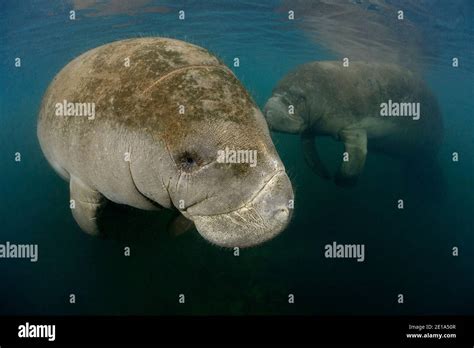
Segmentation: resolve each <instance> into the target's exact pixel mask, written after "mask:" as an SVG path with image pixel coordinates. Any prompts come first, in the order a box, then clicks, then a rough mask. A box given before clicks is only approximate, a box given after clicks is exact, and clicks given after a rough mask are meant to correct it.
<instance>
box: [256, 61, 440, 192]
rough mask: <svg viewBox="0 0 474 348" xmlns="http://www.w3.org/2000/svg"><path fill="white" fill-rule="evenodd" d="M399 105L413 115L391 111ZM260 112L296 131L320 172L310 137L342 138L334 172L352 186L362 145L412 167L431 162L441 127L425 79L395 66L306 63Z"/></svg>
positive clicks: (273, 125) (274, 126)
mask: <svg viewBox="0 0 474 348" xmlns="http://www.w3.org/2000/svg"><path fill="white" fill-rule="evenodd" d="M413 103H415V104H413ZM416 103H419V104H418V106H419V109H418V111H419V114H418V115H414V114H415V113H416V110H417V105H416ZM396 105H398V106H397V107H398V112H396V110H395V108H396ZM402 111H404V112H405V111H411V114H410V112H405V114H407V115H412V116H394V114H396V113H398V114H399V115H401V114H402ZM264 115H265V118H266V120H267V122H268V124H269V127H270V129H271V130H274V131H279V132H285V133H292V134H299V135H300V137H301V142H302V146H303V153H304V158H305V160H306V162H307V163H308V165H309V166H310V167H311V169H312V170H313V171H314V172H315V173H316V174H318V175H319V176H321V177H322V178H325V179H330V178H331V177H332V175H331V173H329V171H328V170H327V168H326V167H325V166H324V164H323V163H322V161H321V158H320V156H319V153H318V151H317V148H316V146H315V142H314V139H315V136H331V137H333V138H334V139H335V140H337V141H341V142H343V143H344V147H345V153H344V157H343V160H342V163H341V165H340V168H339V170H338V172H337V174H336V175H335V176H334V179H335V182H336V184H337V185H339V186H353V185H355V183H356V181H357V178H358V177H359V175H360V173H361V172H362V170H363V168H364V164H365V160H366V155H367V148H369V149H370V151H374V152H380V153H384V154H387V155H389V156H391V157H394V158H398V159H401V160H403V161H404V163H406V164H407V167H410V168H412V169H413V168H414V167H413V166H412V165H416V166H417V167H418V168H421V171H423V170H424V169H423V168H425V169H426V168H435V167H436V165H435V164H434V163H435V157H436V154H437V152H438V149H439V147H440V144H441V140H442V133H443V125H442V119H441V114H440V111H439V107H438V104H437V101H436V98H435V97H434V96H433V94H432V93H431V92H430V90H429V88H428V87H427V85H426V84H425V83H424V82H423V81H422V80H421V79H420V78H419V77H418V76H417V75H415V74H414V73H413V72H411V71H409V70H407V69H405V68H403V67H400V66H397V65H393V64H382V63H370V64H369V63H365V62H351V63H350V64H349V66H347V67H344V66H343V64H342V62H337V61H321V62H319V61H317V62H311V63H307V64H303V65H301V66H299V67H297V68H296V69H295V70H293V71H291V72H290V73H288V74H287V75H286V76H284V77H283V78H282V79H281V80H280V81H279V83H278V84H277V86H276V87H275V89H274V90H273V94H272V96H271V97H270V99H269V100H268V101H267V103H266V105H265V108H264ZM382 115H384V116H382ZM426 171H427V170H426ZM412 172H413V173H414V172H415V170H414V169H413V171H412Z"/></svg>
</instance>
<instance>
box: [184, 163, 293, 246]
mask: <svg viewBox="0 0 474 348" xmlns="http://www.w3.org/2000/svg"><path fill="white" fill-rule="evenodd" d="M292 199H293V189H292V187H291V183H290V180H289V179H288V176H287V175H286V173H285V171H283V170H280V171H278V172H276V173H275V174H273V175H272V177H271V178H270V179H269V180H268V181H267V182H266V183H265V184H264V185H263V186H262V188H261V189H260V190H258V191H257V192H256V193H255V195H254V196H253V197H252V198H251V199H250V200H249V201H248V202H247V203H246V204H245V205H243V206H242V207H240V208H238V209H236V210H233V211H230V212H226V213H222V214H216V215H195V216H192V220H193V221H194V224H195V225H196V228H197V230H198V232H199V233H200V234H201V235H202V236H203V237H204V238H205V239H207V240H208V241H210V242H211V243H213V244H216V245H219V246H223V247H241V248H243V247H250V246H254V245H257V244H260V243H263V242H265V241H267V240H270V239H272V238H273V237H275V236H276V235H278V234H279V233H280V232H282V231H283V230H284V229H285V228H286V226H287V225H288V223H289V221H290V219H291V215H292V209H289V203H290V200H292Z"/></svg>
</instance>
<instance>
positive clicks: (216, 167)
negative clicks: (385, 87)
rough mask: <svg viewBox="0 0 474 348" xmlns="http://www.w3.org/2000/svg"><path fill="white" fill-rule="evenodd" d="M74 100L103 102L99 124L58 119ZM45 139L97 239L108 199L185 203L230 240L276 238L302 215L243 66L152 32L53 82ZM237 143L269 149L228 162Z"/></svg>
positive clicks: (246, 242)
mask: <svg viewBox="0 0 474 348" xmlns="http://www.w3.org/2000/svg"><path fill="white" fill-rule="evenodd" d="M125 57H129V58H130V62H131V64H130V67H125V66H124V59H125ZM64 99H65V100H67V101H71V102H94V103H95V104H96V106H95V108H96V116H95V119H93V120H88V119H87V118H86V117H64V116H56V115H55V104H56V103H58V102H62V101H63V100H64ZM178 105H184V106H185V108H186V109H185V110H186V112H185V113H184V114H179V113H178V110H179V109H178ZM38 137H39V141H40V145H41V148H42V150H43V152H44V154H45V156H46V158H47V160H48V161H49V163H50V164H51V166H52V167H53V168H54V169H55V170H56V172H57V173H58V174H59V175H61V176H62V177H63V178H64V179H66V180H67V181H69V185H70V194H71V199H72V200H74V201H75V208H74V209H72V213H73V216H74V218H75V219H76V221H77V223H78V224H79V225H80V227H81V228H82V229H83V230H84V231H86V232H88V233H91V234H97V233H99V232H101V231H100V229H99V225H98V217H100V214H99V213H100V210H101V208H102V207H103V205H104V204H105V203H106V202H107V201H113V202H115V203H119V204H125V205H129V206H132V207H135V208H139V209H146V210H160V209H162V208H171V209H178V210H179V211H180V213H181V214H182V217H185V218H186V219H189V220H191V221H192V222H193V223H194V224H195V226H196V229H197V230H198V232H199V233H200V234H201V235H202V236H203V237H204V238H205V239H207V240H208V241H210V242H211V243H214V244H217V245H220V246H225V247H247V246H253V245H256V244H259V243H262V242H264V241H266V240H269V239H271V238H272V237H274V236H276V235H277V234H278V233H280V232H281V231H282V230H284V229H285V227H286V226H287V224H288V222H289V220H290V217H291V210H290V209H288V206H289V202H290V200H292V199H293V190H292V186H291V183H290V181H289V179H288V177H287V175H286V173H285V168H284V166H283V164H282V162H281V160H280V158H279V156H278V154H277V152H276V150H275V148H274V146H273V143H272V141H271V138H270V135H269V132H268V128H267V125H266V123H265V120H264V118H263V115H262V114H261V112H260V111H259V110H258V108H257V107H256V106H255V104H254V102H253V101H252V99H251V98H250V96H249V95H248V94H247V92H246V91H245V89H244V88H243V87H242V86H241V85H240V83H239V82H238V80H237V79H236V78H235V76H234V75H233V74H232V72H231V71H230V70H229V69H228V68H227V67H225V66H224V65H223V64H222V63H220V62H219V61H218V60H217V59H216V58H215V57H214V56H212V55H211V54H209V53H208V52H207V51H206V50H204V49H202V48H200V47H198V46H195V45H191V44H188V43H185V42H182V41H178V40H171V39H164V38H141V39H131V40H123V41H117V42H113V43H111V44H107V45H104V46H100V47H98V48H96V49H93V50H90V51H88V52H86V53H84V54H83V55H81V56H79V57H78V58H76V59H74V60H73V61H72V62H71V63H69V64H68V65H67V66H66V67H65V68H64V69H63V70H62V71H61V72H60V73H59V74H58V75H57V76H56V77H55V79H54V80H53V82H52V83H51V85H50V86H49V88H48V90H47V92H46V94H45V96H44V98H43V103H42V106H41V110H40V115H39V120H38ZM226 147H229V148H231V149H232V148H235V149H254V150H257V156H258V157H257V159H258V162H257V165H256V166H255V167H250V166H249V164H247V163H245V164H228V163H218V162H217V151H218V150H220V149H225V148H226ZM127 153H128V154H129V155H130V161H126V160H125V159H126V154H127ZM179 226H189V224H187V223H184V222H182V221H181V222H180V223H178V224H176V226H175V227H178V228H179ZM175 233H176V234H179V231H175Z"/></svg>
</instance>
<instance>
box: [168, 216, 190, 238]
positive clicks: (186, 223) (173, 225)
mask: <svg viewBox="0 0 474 348" xmlns="http://www.w3.org/2000/svg"><path fill="white" fill-rule="evenodd" d="M193 228H194V222H192V221H191V220H189V219H186V218H185V217H184V216H183V215H181V214H179V215H178V216H176V217H175V218H174V219H172V220H171V222H170V223H169V225H168V233H169V234H170V235H172V236H175V237H177V236H180V235H182V234H184V233H186V232H188V231H190V230H192V229H193Z"/></svg>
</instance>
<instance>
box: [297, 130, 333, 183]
mask: <svg viewBox="0 0 474 348" xmlns="http://www.w3.org/2000/svg"><path fill="white" fill-rule="evenodd" d="M301 144H302V145H303V155H304V159H305V161H306V163H307V164H308V166H309V167H310V168H311V170H312V171H313V172H315V173H316V174H317V175H319V176H320V177H321V178H323V179H326V180H329V179H331V174H329V171H328V170H327V169H326V167H325V166H324V164H323V162H322V161H321V158H320V157H319V153H318V150H317V149H316V145H315V143H314V135H313V134H312V133H311V132H303V133H301Z"/></svg>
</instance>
